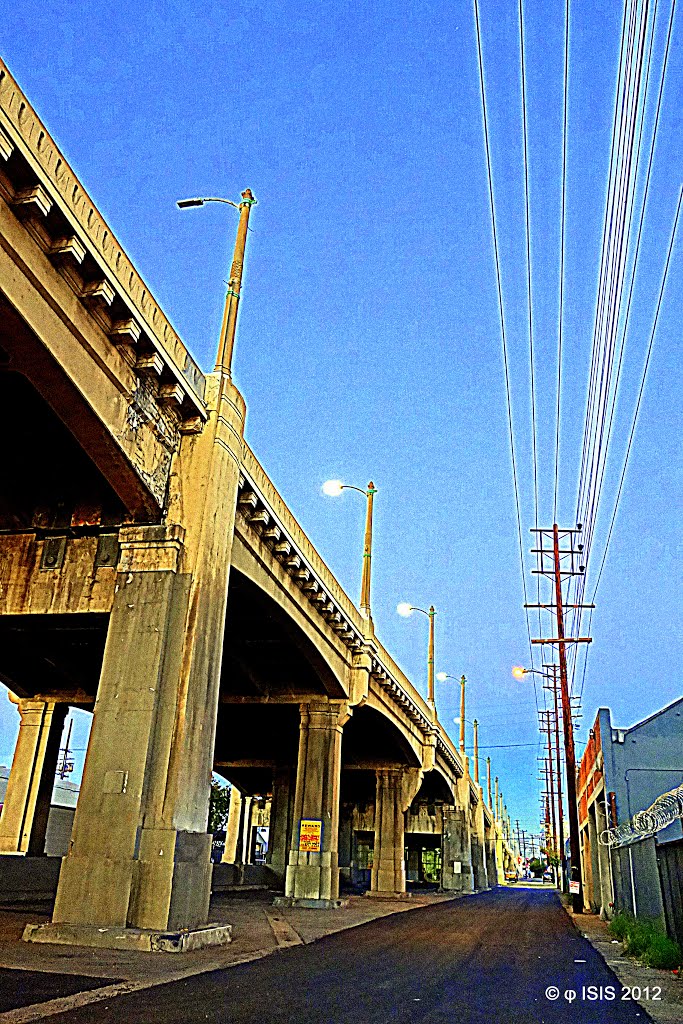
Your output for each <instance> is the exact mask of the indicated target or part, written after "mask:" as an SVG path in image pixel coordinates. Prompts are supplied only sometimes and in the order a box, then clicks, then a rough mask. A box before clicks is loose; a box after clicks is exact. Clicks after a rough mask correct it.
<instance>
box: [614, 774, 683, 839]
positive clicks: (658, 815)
mask: <svg viewBox="0 0 683 1024" xmlns="http://www.w3.org/2000/svg"><path fill="white" fill-rule="evenodd" d="M677 818H683V785H680V786H678V787H677V788H676V789H672V790H670V791H669V792H668V793H662V795H661V796H658V797H657V799H656V800H655V802H654V803H653V804H652V805H651V806H650V807H648V808H647V810H646V811H638V812H637V813H636V814H634V815H633V817H632V818H631V820H630V821H627V822H625V824H623V825H616V826H614V827H613V828H607V829H605V830H604V831H603V832H601V833H600V834H599V836H598V842H599V843H600V845H601V846H610V847H620V846H630V845H631V844H632V843H639V842H642V840H643V839H649V838H651V837H652V836H654V835H656V834H657V832H661V831H662V829H663V828H666V827H667V825H671V823H672V822H674V821H676V819H677Z"/></svg>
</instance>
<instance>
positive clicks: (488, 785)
mask: <svg viewBox="0 0 683 1024" xmlns="http://www.w3.org/2000/svg"><path fill="white" fill-rule="evenodd" d="M486 788H487V790H488V794H489V810H490V811H492V810H493V794H492V792H491V758H490V757H487V758H486Z"/></svg>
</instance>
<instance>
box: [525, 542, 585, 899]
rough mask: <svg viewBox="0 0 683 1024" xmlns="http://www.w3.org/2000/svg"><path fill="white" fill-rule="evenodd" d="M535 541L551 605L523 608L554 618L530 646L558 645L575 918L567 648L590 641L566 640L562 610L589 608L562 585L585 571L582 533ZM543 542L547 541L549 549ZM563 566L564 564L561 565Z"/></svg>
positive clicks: (575, 822)
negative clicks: (569, 601)
mask: <svg viewBox="0 0 683 1024" xmlns="http://www.w3.org/2000/svg"><path fill="white" fill-rule="evenodd" d="M531 532H532V533H535V534H536V535H537V538H538V547H537V548H535V549H534V553H535V554H536V555H537V556H538V569H536V570H534V571H535V572H536V573H540V574H541V575H542V576H546V577H547V578H548V579H549V580H550V581H551V582H552V584H553V591H554V601H553V602H552V603H551V604H545V605H527V606H526V607H530V608H531V607H541V608H545V609H547V610H549V611H551V612H553V613H554V615H555V624H556V630H555V634H556V635H555V636H550V637H538V638H537V639H534V640H532V641H531V642H532V643H533V644H553V645H555V644H556V645H557V648H558V654H559V663H560V696H561V701H562V730H563V737H564V753H565V764H566V769H567V808H568V817H569V847H570V858H571V877H570V879H569V892H570V895H571V898H572V906H573V909H574V913H575V914H581V913H583V893H582V891H581V844H580V840H579V809H578V806H577V803H576V758H575V754H574V729H573V722H572V708H571V699H570V696H569V680H568V673H567V644H577V643H590V641H591V638H590V637H567V636H565V632H564V609H565V607H572V608H590V607H592V605H587V604H586V605H567V606H565V604H564V598H563V595H562V581H563V578H564V579H566V578H568V577H570V576H578V575H581V574H582V573H583V572H584V571H585V567H584V566H583V565H578V568H577V567H575V565H576V563H577V562H578V561H579V559H580V556H581V550H582V545H576V546H575V543H574V541H575V538H576V535H577V534H578V533H580V532H581V527H580V526H578V527H577V528H576V529H572V530H559V528H558V526H557V523H553V528H552V530H548V529H538V528H536V529H532V531H531ZM560 535H562V539H563V540H567V541H568V542H569V547H568V548H562V549H561V548H560ZM544 539H547V540H548V541H550V544H549V546H546V545H545V544H544ZM563 563H564V564H563Z"/></svg>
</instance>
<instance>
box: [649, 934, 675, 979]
mask: <svg viewBox="0 0 683 1024" xmlns="http://www.w3.org/2000/svg"><path fill="white" fill-rule="evenodd" d="M643 962H644V963H645V964H646V965H647V966H648V967H660V968H663V969H664V970H667V971H673V970H674V969H675V968H676V967H680V965H681V963H683V952H681V947H680V946H679V945H678V943H677V942H673V941H672V940H671V939H670V938H669V936H668V935H663V934H662V933H661V932H659V933H657V934H655V935H653V936H652V938H651V939H650V946H649V948H648V949H647V950H646V951H645V953H644V955H643Z"/></svg>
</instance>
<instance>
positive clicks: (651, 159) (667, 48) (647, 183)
mask: <svg viewBox="0 0 683 1024" xmlns="http://www.w3.org/2000/svg"><path fill="white" fill-rule="evenodd" d="M675 12H676V0H672V3H671V8H670V11H669V23H668V28H667V35H666V45H665V49H664V58H663V61H662V70H661V74H660V78H659V90H658V95H657V103H656V109H655V118H654V127H653V130H652V136H651V139H650V147H649V156H648V165H647V172H646V176H645V186H644V189H643V199H642V203H641V206H640V215H639V220H638V230H637V233H636V243H635V254H634V258H633V263H632V268H631V275H630V281H629V291H628V299H627V303H626V313H625V316H624V321H623V326H622V330H621V339H620V346H619V359H618V364H617V371H616V383H615V387H614V390H613V393H612V401H611V406H610V411H609V420H608V438H607V443H608V444H609V440H610V436H611V432H612V427H613V421H614V412H615V406H616V401H617V393H618V387H619V383H620V379H621V371H622V366H623V357H624V351H625V347H626V339H627V336H628V333H629V327H630V316H631V309H632V300H633V292H634V285H635V280H636V273H637V269H638V261H639V256H640V248H641V241H642V234H643V224H644V220H645V212H646V209H647V204H648V199H649V195H650V182H651V176H652V166H653V162H654V153H655V146H656V142H657V133H658V130H659V121H660V114H661V108H662V97H663V94H664V85H665V82H666V74H667V70H668V66H669V53H670V49H671V38H672V34H673V25H674V15H675ZM656 15H657V3H655V8H654V15H653V33H652V38H653V37H654V27H655V25H656ZM651 53H652V47H651V48H650V54H649V57H648V77H647V78H646V86H645V91H646V98H647V90H648V80H649V72H650V67H649V63H650V57H651ZM643 122H644V118H643V119H642V121H641V133H642V125H643ZM629 451H630V443H629V446H628V447H627V450H626V456H625V461H624V465H623V467H622V471H621V479H620V482H619V486H618V489H617V496H616V500H615V506H614V509H613V511H612V518H611V521H610V526H609V530H608V533H607V540H606V542H605V548H604V550H603V555H602V561H601V563H600V568H599V571H598V577H597V580H596V583H595V587H594V589H593V594H592V597H591V603H594V602H595V597H596V595H597V591H598V587H599V585H600V579H601V577H602V571H603V569H604V566H605V561H606V559H607V551H608V548H609V544H610V541H611V537H612V530H613V528H614V522H615V520H616V513H617V507H618V504H619V499H620V496H621V490H622V487H623V480H624V477H625V474H626V466H627V463H628V457H629ZM603 473H604V466H603ZM592 621H593V609H592V608H591V609H590V611H589V618H588V628H587V632H588V633H589V634H590V631H591V625H592ZM588 658H589V652H588V651H587V652H586V654H585V657H584V660H583V672H582V678H581V689H580V693H581V696H583V691H584V687H585V681H586V669H587V665H588Z"/></svg>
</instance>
